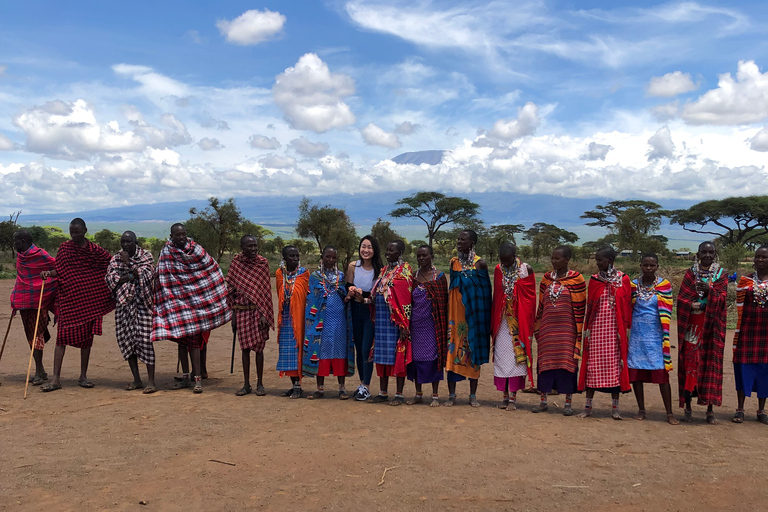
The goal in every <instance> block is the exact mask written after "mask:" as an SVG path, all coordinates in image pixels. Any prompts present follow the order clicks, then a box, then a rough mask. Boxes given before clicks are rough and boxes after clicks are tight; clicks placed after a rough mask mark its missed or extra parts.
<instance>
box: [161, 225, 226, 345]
mask: <svg viewBox="0 0 768 512" xmlns="http://www.w3.org/2000/svg"><path fill="white" fill-rule="evenodd" d="M154 296H155V300H154V303H155V316H154V318H153V319H152V342H153V343H154V342H156V341H159V340H174V339H179V338H184V337H186V336H190V335H193V334H198V333H201V332H203V331H210V330H212V329H215V328H216V327H219V326H220V325H224V324H225V323H227V322H229V321H230V320H231V318H232V312H231V311H230V309H229V307H228V306H227V287H226V285H225V284H224V276H223V275H222V273H221V269H220V268H219V264H218V263H216V261H215V260H214V259H213V258H212V257H211V256H210V255H209V254H208V253H207V252H205V249H203V246H201V245H200V244H198V243H196V242H195V241H194V240H192V239H189V240H188V241H187V245H186V246H185V247H184V249H178V248H177V247H176V246H175V245H173V244H172V243H171V242H170V241H169V242H167V243H166V244H165V246H164V247H163V250H162V252H161V253H160V258H159V259H158V261H157V273H156V278H155V291H154Z"/></svg>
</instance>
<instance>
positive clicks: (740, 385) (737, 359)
mask: <svg viewBox="0 0 768 512" xmlns="http://www.w3.org/2000/svg"><path fill="white" fill-rule="evenodd" d="M754 264H755V271H754V272H753V273H752V274H751V275H749V276H742V277H741V279H739V285H738V287H737V288H736V307H737V308H738V312H739V318H738V321H737V324H736V334H735V335H734V337H733V374H734V376H735V377H736V394H737V395H738V400H739V406H738V408H737V409H736V414H735V415H734V416H733V422H734V423H742V422H744V400H745V397H747V396H750V397H751V396H752V392H753V391H754V392H756V393H757V403H758V405H757V421H759V422H760V423H763V424H765V425H768V414H766V413H765V399H766V398H768V246H767V245H764V246H762V247H760V248H759V249H758V250H757V251H755V259H754Z"/></svg>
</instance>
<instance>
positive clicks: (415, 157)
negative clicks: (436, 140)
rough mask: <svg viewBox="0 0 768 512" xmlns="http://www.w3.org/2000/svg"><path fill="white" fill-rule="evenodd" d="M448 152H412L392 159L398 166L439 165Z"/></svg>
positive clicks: (438, 150) (439, 150) (440, 150)
mask: <svg viewBox="0 0 768 512" xmlns="http://www.w3.org/2000/svg"><path fill="white" fill-rule="evenodd" d="M445 153H446V151H445V150H442V149H430V150H428V151H412V152H410V153H403V154H401V155H397V156H396V157H395V158H393V159H392V161H393V162H395V163H396V164H401V165H402V164H413V165H421V164H427V165H437V164H439V163H440V162H442V161H443V155H445Z"/></svg>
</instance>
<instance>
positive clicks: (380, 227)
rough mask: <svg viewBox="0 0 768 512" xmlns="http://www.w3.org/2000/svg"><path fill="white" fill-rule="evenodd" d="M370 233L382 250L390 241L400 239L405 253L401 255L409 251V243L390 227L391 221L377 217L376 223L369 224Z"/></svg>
mask: <svg viewBox="0 0 768 512" xmlns="http://www.w3.org/2000/svg"><path fill="white" fill-rule="evenodd" d="M371 234H372V235H373V237H374V238H375V239H376V241H377V242H379V247H380V248H381V250H382V251H384V249H386V247H387V245H388V244H389V243H390V242H394V241H395V240H402V241H404V242H405V254H404V255H403V256H405V255H407V254H409V253H410V249H411V247H410V244H409V243H408V241H407V240H406V239H405V238H404V237H403V236H402V235H400V233H398V232H397V231H395V230H394V229H392V223H391V222H389V221H388V220H382V219H381V217H379V219H378V220H377V221H376V224H374V225H373V226H371Z"/></svg>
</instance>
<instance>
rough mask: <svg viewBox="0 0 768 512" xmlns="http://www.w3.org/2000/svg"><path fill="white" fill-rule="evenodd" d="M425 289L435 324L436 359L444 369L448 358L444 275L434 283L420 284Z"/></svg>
mask: <svg viewBox="0 0 768 512" xmlns="http://www.w3.org/2000/svg"><path fill="white" fill-rule="evenodd" d="M422 284H423V285H424V288H426V289H427V296H428V297H429V302H431V303H432V320H433V321H434V322H435V339H436V340H437V358H438V360H439V361H440V368H445V359H446V357H448V281H447V280H446V278H445V274H443V273H442V272H440V277H439V278H438V279H435V280H434V281H427V282H426V283H422Z"/></svg>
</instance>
